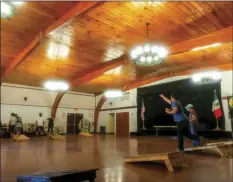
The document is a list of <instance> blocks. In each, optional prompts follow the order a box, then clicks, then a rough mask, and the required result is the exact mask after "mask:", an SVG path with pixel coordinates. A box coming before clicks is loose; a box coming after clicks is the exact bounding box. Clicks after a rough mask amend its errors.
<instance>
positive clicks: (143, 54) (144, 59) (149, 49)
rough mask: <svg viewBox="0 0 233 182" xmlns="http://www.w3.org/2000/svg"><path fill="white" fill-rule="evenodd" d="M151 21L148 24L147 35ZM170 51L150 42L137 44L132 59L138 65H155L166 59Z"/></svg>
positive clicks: (132, 51)
mask: <svg viewBox="0 0 233 182" xmlns="http://www.w3.org/2000/svg"><path fill="white" fill-rule="evenodd" d="M149 25H150V24H149V23H147V24H146V28H147V37H148V27H149ZM167 55H168V51H167V50H166V48H164V47H162V46H158V45H154V44H150V43H146V44H145V45H139V46H136V47H135V48H133V49H132V50H131V59H132V61H133V62H134V63H135V64H136V65H138V66H154V65H157V64H161V63H163V62H164V61H165V58H166V56H167Z"/></svg>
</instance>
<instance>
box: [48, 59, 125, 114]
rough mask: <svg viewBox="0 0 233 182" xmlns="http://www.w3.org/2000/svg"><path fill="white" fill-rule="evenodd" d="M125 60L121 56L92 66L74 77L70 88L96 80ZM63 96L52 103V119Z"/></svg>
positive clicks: (60, 94) (59, 95) (58, 96)
mask: <svg viewBox="0 0 233 182" xmlns="http://www.w3.org/2000/svg"><path fill="white" fill-rule="evenodd" d="M127 58H128V56H127V55H123V56H121V57H119V58H116V59H114V60H112V61H108V62H105V63H100V64H99V65H97V66H93V68H92V69H89V70H85V71H84V72H83V73H82V74H79V75H76V76H75V78H72V79H71V80H70V85H71V87H77V86H81V85H83V84H85V83H87V82H89V81H91V80H93V79H95V78H97V77H98V76H101V75H103V74H104V73H105V72H107V71H109V70H112V69H114V68H116V67H118V66H120V65H122V64H124V63H125V61H127ZM64 94H65V93H58V94H57V96H56V98H55V101H54V104H53V107H52V116H53V117H55V116H56V111H57V108H58V105H59V102H60V100H61V98H62V97H63V95H64Z"/></svg>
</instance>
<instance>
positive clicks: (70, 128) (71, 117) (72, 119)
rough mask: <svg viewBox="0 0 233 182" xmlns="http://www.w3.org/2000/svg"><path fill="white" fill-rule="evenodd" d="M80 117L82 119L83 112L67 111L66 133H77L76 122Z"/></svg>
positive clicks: (77, 122)
mask: <svg viewBox="0 0 233 182" xmlns="http://www.w3.org/2000/svg"><path fill="white" fill-rule="evenodd" d="M82 119H83V114H77V113H68V114H67V126H66V133H67V134H78V133H79V129H78V124H79V122H80V121H81V120H82Z"/></svg>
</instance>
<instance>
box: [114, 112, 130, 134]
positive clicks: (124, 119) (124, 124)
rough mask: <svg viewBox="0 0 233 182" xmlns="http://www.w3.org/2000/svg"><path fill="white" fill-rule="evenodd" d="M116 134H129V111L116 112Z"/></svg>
mask: <svg viewBox="0 0 233 182" xmlns="http://www.w3.org/2000/svg"><path fill="white" fill-rule="evenodd" d="M116 135H117V136H129V112H122V113H116Z"/></svg>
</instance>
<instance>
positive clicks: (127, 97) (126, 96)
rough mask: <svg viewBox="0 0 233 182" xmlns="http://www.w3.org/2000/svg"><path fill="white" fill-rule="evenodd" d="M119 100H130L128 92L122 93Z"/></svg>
mask: <svg viewBox="0 0 233 182" xmlns="http://www.w3.org/2000/svg"><path fill="white" fill-rule="evenodd" d="M121 100H122V101H124V100H130V94H129V92H126V93H124V96H123V97H121Z"/></svg>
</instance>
